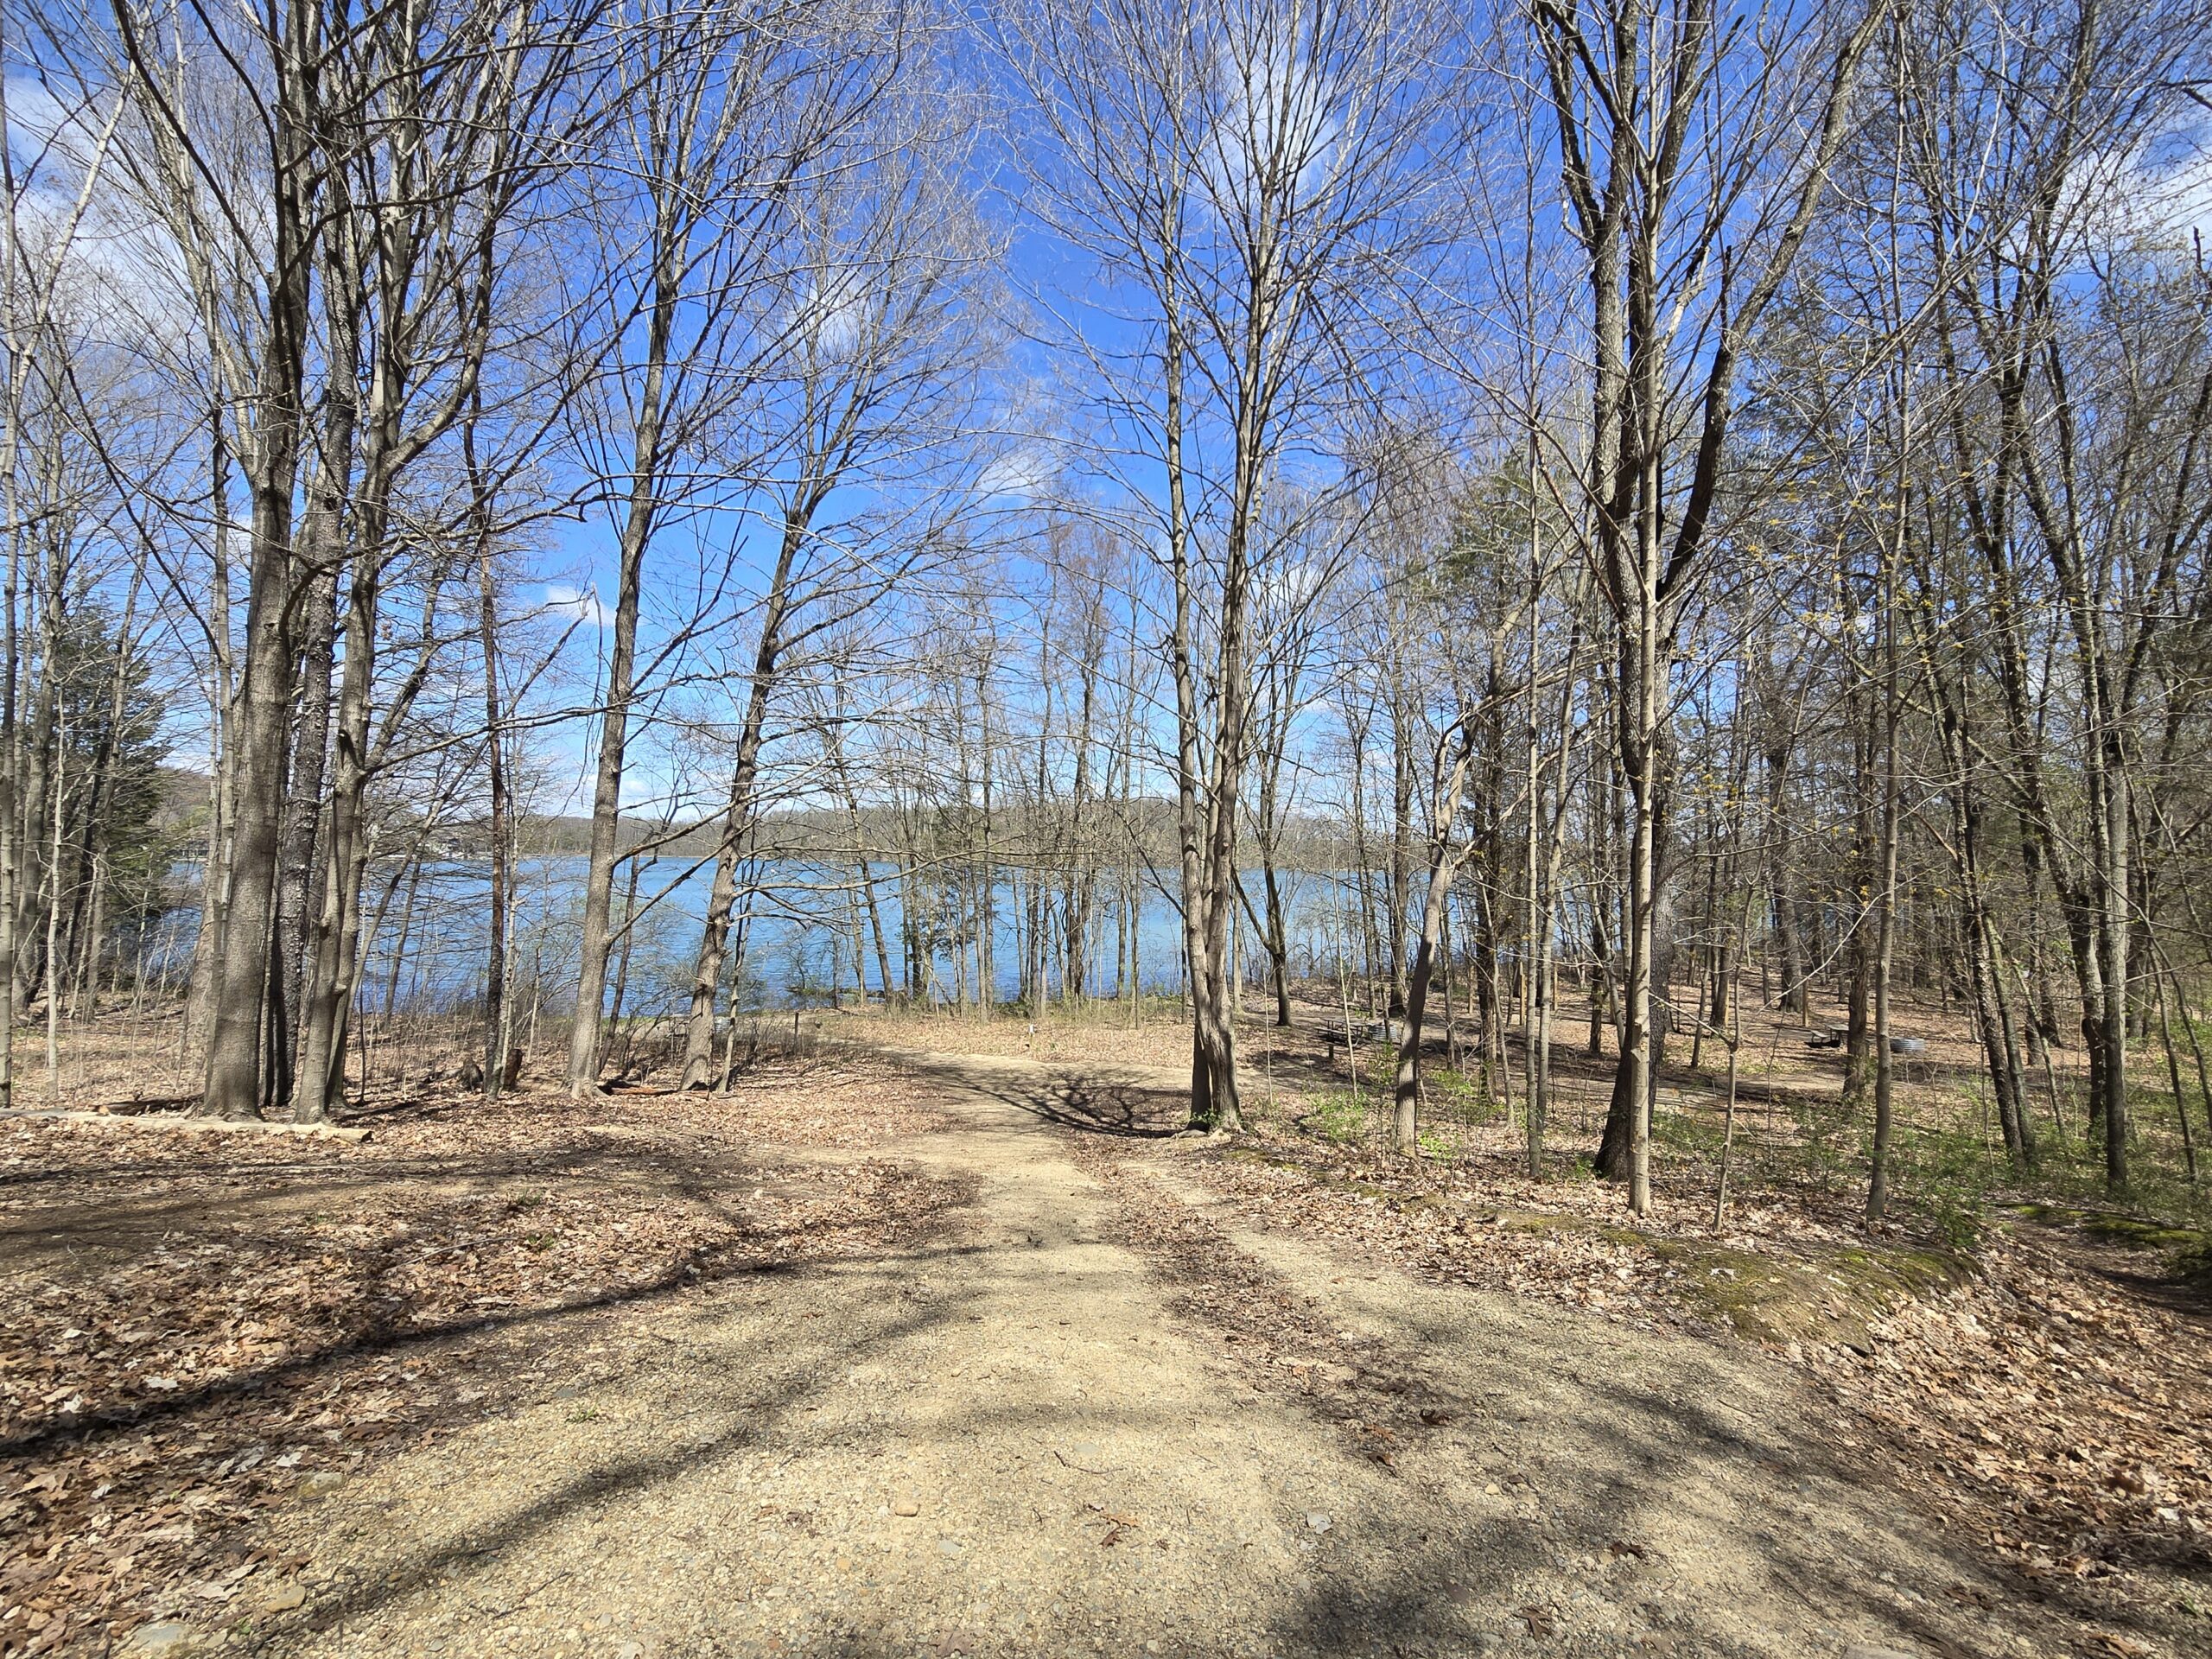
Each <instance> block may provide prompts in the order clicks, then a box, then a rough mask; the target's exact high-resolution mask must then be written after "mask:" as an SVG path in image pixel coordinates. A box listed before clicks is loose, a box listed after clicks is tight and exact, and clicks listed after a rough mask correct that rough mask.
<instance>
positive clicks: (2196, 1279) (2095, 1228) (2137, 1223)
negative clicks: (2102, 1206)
mask: <svg viewBox="0 0 2212 1659" xmlns="http://www.w3.org/2000/svg"><path fill="white" fill-rule="evenodd" d="M2012 1211H2013V1213H2014V1214H2015V1215H2017V1216H2018V1217H2020V1218H2021V1219H2022V1220H2024V1221H2032V1222H2035V1223H2037V1224H2039V1225H2041V1226H2045V1227H2071V1228H2073V1229H2075V1230H2076V1231H2079V1232H2083V1233H2087V1234H2088V1236H2090V1237H2092V1238H2097V1239H2102V1240H2103V1241H2104V1242H2105V1243H2107V1244H2119V1245H2121V1246H2124V1247H2126V1249H2137V1250H2158V1251H2160V1252H2163V1253H2164V1256H2165V1258H2166V1262H2165V1267H2166V1274H2167V1276H2168V1277H2170V1278H2173V1279H2180V1280H2183V1281H2188V1282H2190V1283H2192V1284H2205V1285H2212V1232H2208V1231H2206V1230H2204V1229H2203V1228H2201V1227H2177V1226H2174V1225H2172V1224H2170V1223H2167V1222H2163V1221H2154V1220H2152V1219H2151V1218H2149V1217H2145V1216H2131V1215H2127V1214H2125V1213H2124V1212H2122V1211H2116V1210H2088V1209H2082V1208H2079V1207H2075V1206H2072V1205H2058V1204H2022V1205H2013V1206H2012Z"/></svg>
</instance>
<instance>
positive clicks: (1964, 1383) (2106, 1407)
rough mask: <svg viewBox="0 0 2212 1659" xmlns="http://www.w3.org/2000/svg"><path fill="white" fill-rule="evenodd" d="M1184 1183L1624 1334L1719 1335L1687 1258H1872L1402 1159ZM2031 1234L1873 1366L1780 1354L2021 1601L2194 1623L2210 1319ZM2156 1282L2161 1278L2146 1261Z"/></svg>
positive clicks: (1832, 1217) (1427, 1272)
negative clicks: (2040, 1585) (1608, 1323)
mask: <svg viewBox="0 0 2212 1659" xmlns="http://www.w3.org/2000/svg"><path fill="white" fill-rule="evenodd" d="M1192 1164H1193V1166H1194V1169H1195V1170H1196V1172H1197V1173H1199V1174H1200V1175H1201V1176H1202V1177H1203V1179H1205V1180H1206V1181H1207V1182H1208V1183H1209V1185H1211V1186H1213V1187H1214V1188H1215V1189H1216V1190H1217V1191H1219V1192H1224V1194H1226V1195H1229V1196H1230V1197H1232V1198H1234V1199H1235V1200H1236V1203H1237V1204H1238V1205H1239V1207H1240V1209H1242V1210H1243V1211H1244V1213H1246V1214H1247V1215H1248V1216H1249V1217H1251V1218H1252V1219H1253V1220H1255V1221H1256V1222H1260V1223H1262V1224H1273V1225H1276V1226H1281V1227H1286V1228H1289V1229H1293V1230H1297V1231H1300V1232H1301V1233H1305V1234H1306V1235H1309V1236H1325V1237H1330V1238H1332V1239H1335V1240H1337V1241H1339V1242H1340V1243H1344V1244H1346V1245H1348V1246H1350V1247H1351V1248H1353V1249H1357V1250H1358V1251H1360V1252H1362V1253H1363V1254H1366V1255H1370V1256H1373V1257H1376V1258H1379V1259H1385V1260H1390V1261H1394V1262H1396V1263H1397V1264H1399V1265H1400V1266H1402V1267H1403V1268H1408V1269H1409V1270H1412V1271H1414V1272H1416V1273H1419V1274H1422V1275H1424V1276H1426V1277H1428V1278H1431V1279H1434V1280H1440V1281H1448V1282H1453V1283H1459V1284H1464V1285H1468V1286H1471V1287H1479V1288H1484V1289H1490V1290H1497V1291H1503V1292H1509V1293H1511V1294H1516V1295H1522V1296H1530V1297H1535V1298H1537V1299H1540V1300H1548V1301H1552V1302H1556V1303H1560V1304H1564V1305H1567V1306H1574V1307H1578V1308H1580V1309H1583V1310H1586V1311H1587V1312H1589V1313H1594V1314H1596V1315H1599V1316H1600V1317H1603V1318H1606V1319H1611V1320H1615V1321H1624V1320H1625V1321H1629V1322H1632V1323H1640V1324H1645V1325H1673V1326H1677V1327H1681V1328H1686V1329H1693V1330H1704V1331H1707V1332H1716V1333H1717V1328H1716V1327H1715V1326H1714V1325H1713V1322H1712V1321H1711V1320H1710V1319H1708V1318H1707V1317H1706V1314H1707V1312H1708V1311H1709V1306H1708V1304H1707V1300H1706V1299H1705V1298H1704V1297H1702V1296H1700V1295H1695V1294H1690V1293H1691V1291H1692V1290H1693V1288H1694V1287H1692V1286H1690V1285H1689V1284H1688V1283H1686V1282H1685V1276H1684V1275H1685V1274H1686V1272H1692V1271H1697V1270H1698V1269H1697V1268H1695V1267H1694V1265H1693V1264H1694V1263H1695V1262H1696V1261H1697V1259H1698V1257H1697V1255H1695V1254H1694V1253H1692V1254H1689V1255H1687V1256H1686V1255H1685V1254H1684V1253H1683V1252H1682V1250H1681V1249H1679V1248H1675V1247H1677V1246H1679V1245H1681V1244H1684V1243H1689V1244H1693V1245H1696V1246H1710V1247H1715V1248H1719V1249H1725V1250H1728V1251H1743V1252H1749V1253H1751V1254H1752V1255H1756V1256H1758V1257H1760V1258H1761V1259H1767V1260H1776V1261H1782V1262H1789V1261H1792V1260H1795V1259H1797V1258H1799V1257H1801V1256H1802V1255H1804V1254H1805V1253H1806V1252H1808V1251H1809V1250H1820V1249H1834V1248H1840V1247H1844V1246H1848V1245H1850V1244H1852V1243H1856V1242H1863V1238H1864V1234H1863V1230H1859V1229H1857V1228H1855V1227H1853V1226H1850V1225H1849V1224H1847V1223H1846V1222H1845V1220H1844V1218H1843V1217H1842V1216H1841V1215H1840V1213H1831V1212H1830V1211H1829V1210H1827V1209H1824V1208H1823V1207H1822V1206H1821V1205H1817V1204H1812V1203H1807V1202H1804V1201H1802V1198H1800V1197H1799V1195H1796V1194H1792V1193H1789V1192H1775V1191H1763V1192H1758V1194H1756V1195H1755V1198H1756V1201H1754V1202H1750V1203H1745V1204H1740V1205H1736V1206H1733V1207H1732V1209H1731V1211H1730V1213H1729V1216H1728V1218H1727V1222H1726V1225H1725V1226H1724V1227H1722V1228H1720V1229H1718V1230H1716V1229H1715V1228H1713V1226H1712V1224H1711V1220H1712V1217H1711V1210H1710V1204H1709V1200H1707V1201H1705V1202H1702V1203H1700V1202H1694V1201H1692V1200H1690V1199H1688V1198H1680V1197H1677V1198H1675V1199H1674V1200H1673V1201H1671V1202H1669V1201H1668V1200H1667V1199H1666V1198H1664V1197H1662V1198H1661V1200H1660V1201H1659V1203H1658V1204H1657V1205H1656V1208H1655V1211H1654V1213H1653V1215H1652V1216H1651V1217H1649V1218H1647V1219H1646V1220H1645V1221H1644V1222H1642V1223H1639V1224H1638V1225H1637V1227H1636V1228H1635V1229H1633V1230H1631V1229H1630V1228H1628V1227H1627V1226H1626V1225H1625V1223H1626V1221H1627V1220H1628V1217H1626V1215H1625V1213H1624V1211H1623V1208H1622V1205H1621V1198H1620V1194H1619V1192H1618V1190H1617V1189H1614V1188H1611V1187H1609V1186H1606V1185H1603V1184H1601V1183H1598V1182H1594V1181H1590V1180H1587V1179H1579V1180H1554V1181H1547V1182H1544V1183H1541V1184H1538V1183H1534V1182H1530V1181H1529V1180H1528V1179H1526V1178H1525V1177H1524V1176H1523V1175H1522V1174H1521V1173H1518V1172H1517V1171H1514V1170H1512V1169H1510V1167H1501V1165H1502V1164H1503V1160H1494V1161H1493V1160H1480V1161H1477V1160H1465V1159H1462V1160H1453V1161H1448V1162H1447V1161H1443V1160H1405V1159H1396V1158H1391V1157H1389V1156H1386V1155H1381V1154H1376V1153H1375V1152H1374V1151H1373V1150H1371V1149H1370V1148H1365V1147H1357V1146H1353V1147H1345V1146H1342V1145H1338V1144H1334V1143H1332V1142H1331V1141H1328V1140H1327V1139H1326V1138H1325V1136H1319V1135H1314V1136H1304V1135H1287V1134H1277V1135H1274V1136H1273V1137H1271V1138H1270V1139H1268V1140H1267V1141H1262V1143H1261V1144H1259V1145H1258V1146H1256V1147H1255V1146H1249V1145H1248V1146H1246V1147H1241V1148H1237V1149H1235V1150H1231V1151H1230V1152H1228V1153H1226V1154H1218V1153H1211V1154H1200V1155H1198V1156H1196V1157H1194V1158H1193V1159H1192ZM2111 1254H2112V1253H2111V1252H2106V1253H2105V1255H2104V1256H2099V1255H2096V1254H2095V1253H2094V1252H2093V1251H2088V1250H2085V1249H2078V1248H2075V1247H2073V1246H2072V1245H2071V1244H2070V1243H2069V1242H2068V1241H2066V1240H2064V1239H2063V1238H2062V1237H2061V1236H2059V1235H2056V1234H2055V1233H2052V1232H2050V1231H2048V1230H2044V1229H2041V1228H2036V1227H2031V1226H2025V1225H2023V1226H2019V1227H2014V1228H2008V1229H2004V1230H1999V1231H1997V1232H1995V1233H1993V1234H1992V1235H1991V1236H1989V1237H1987V1238H1986V1239H1985V1241H1984V1243H1983V1247H1982V1249H1981V1251H1980V1256H1979V1262H1978V1267H1979V1273H1978V1274H1977V1275H1976V1276H1975V1277H1974V1279H1973V1280H1972V1281H1970V1282H1967V1283H1966V1284H1964V1285H1959V1286H1955V1287H1948V1288H1945V1289H1943V1290H1942V1291H1941V1292H1940V1293H1937V1294H1929V1295H1928V1296H1926V1297H1925V1298H1923V1299H1922V1300H1915V1301H1913V1302H1910V1303H1909V1304H1907V1305H1906V1306H1902V1307H1899V1308H1897V1309H1896V1310H1895V1311H1894V1312H1892V1313H1890V1314H1888V1315H1887V1316H1886V1317H1874V1318H1872V1319H1869V1320H1868V1321H1867V1322H1866V1325H1865V1326H1864V1329H1865V1330H1866V1332H1867V1333H1868V1335H1869V1337H1870V1338H1871V1341H1870V1342H1869V1343H1868V1344H1866V1345H1867V1346H1868V1348H1869V1350H1870V1351H1868V1352H1866V1353H1859V1352H1854V1351H1852V1350H1851V1349H1849V1348H1847V1347H1845V1346H1841V1345H1839V1344H1829V1343H1814V1342H1806V1343H1797V1342H1789V1343H1786V1344H1772V1351H1773V1352H1774V1354H1775V1356H1776V1357H1777V1358H1778V1359H1781V1360H1783V1361H1784V1362H1785V1363H1790V1364H1793V1365H1796V1366H1798V1367H1801V1368H1802V1369H1804V1370H1807V1371H1808V1372H1809V1373H1811V1374H1813V1375H1815V1376H1817V1377H1819V1378H1820V1379H1821V1380H1823V1381H1824V1382H1825V1383H1827V1385H1828V1386H1829V1387H1830V1389H1832V1390H1833V1392H1834V1397H1835V1399H1836V1401H1837V1402H1838V1404H1839V1405H1840V1406H1841V1407H1842V1408H1844V1409H1845V1410H1846V1411H1847V1412H1848V1413H1850V1414H1853V1416H1855V1417H1856V1418H1857V1419H1858V1420H1859V1424H1860V1427H1859V1430H1858V1432H1857V1433H1856V1435H1855V1436H1854V1437H1853V1440H1852V1442H1851V1444H1853V1446H1857V1448H1858V1449H1859V1452H1862V1453H1863V1454H1864V1455H1865V1456H1866V1458H1867V1459H1869V1460H1870V1462H1871V1463H1872V1464H1873V1465H1875V1466H1876V1467H1877V1468H1878V1470H1879V1471H1880V1473H1881V1475H1882V1476H1883V1477H1885V1478H1897V1479H1900V1480H1902V1481H1904V1483H1905V1484H1909V1485H1910V1486H1912V1487H1914V1488H1916V1489H1917V1490H1919V1491H1922V1492H1923V1493H1924V1494H1925V1495H1926V1496H1927V1497H1929V1498H1930V1499H1931V1500H1932V1501H1934V1502H1935V1503H1937V1504H1938V1505H1939V1507H1941V1508H1942V1509H1944V1510H1947V1511H1948V1512H1949V1513H1950V1514H1951V1515H1953V1516H1955V1518H1956V1520H1957V1521H1958V1522H1959V1523H1960V1524H1961V1526H1962V1527H1965V1528H1967V1529H1970V1530H1971V1531H1972V1533H1973V1534H1974V1535H1976V1536H1978V1537H1980V1538H1981V1539H1983V1540H1984V1541H1986V1543H1987V1544H1988V1545H1990V1546H1991V1547H1992V1548H1993V1549H1995V1550H1996V1551H1997V1552H1999V1554H2002V1555H2003V1556H2004V1557H2005V1558H2006V1559H2008V1560H2011V1561H2012V1564H2013V1565H2014V1566H2015V1567H2017V1568H2018V1570H2020V1571H2021V1572H2022V1573H2024V1575H2026V1576H2027V1577H2028V1578H2030V1579H2034V1580H2041V1581H2042V1582H2044V1584H2045V1585H2046V1586H2050V1587H2052V1588H2056V1587H2057V1586H2058V1584H2059V1583H2060V1582H2061V1581H2063V1583H2064V1584H2065V1586H2066V1593H2067V1595H2068V1597H2069V1599H2072V1600H2074V1601H2076V1602H2078V1603H2082V1604H2085V1605H2094V1606H2098V1607H2102V1608H2105V1609H2108V1610H2109V1609H2115V1608H2123V1607H2126V1606H2128V1605H2131V1604H2133V1603H2136V1602H2139V1600H2141V1599H2143V1598H2145V1597H2146V1596H2147V1597H2152V1598H2154V1599H2157V1600H2158V1601H2159V1602H2160V1603H2161V1604H2162V1605H2180V1606H2182V1607H2183V1608H2186V1607H2187V1606H2189V1605H2193V1603H2194V1602H2196V1601H2198V1600H2201V1599H2202V1592H2201V1591H2190V1590H2187V1589H2185V1588H2179V1587H2177V1586H2183V1585H2185V1584H2186V1583H2187V1582H2188V1581H2189V1580H2196V1581H2197V1582H2198V1583H2202V1580H2204V1579H2205V1578H2206V1577H2207V1576H2208V1575H2212V1426H2208V1425H2207V1423H2206V1421H2205V1420H2204V1415H2203V1409H2202V1408H2203V1402H2205V1401H2206V1400H2207V1399H2212V1310H2208V1309H2207V1308H2206V1307H2205V1306H2203V1305H2202V1302H2201V1301H2192V1300H2191V1299H2190V1293H2188V1292H2187V1291H2186V1290H2185V1289H2183V1288H2180V1287H2163V1288H2162V1287H2158V1285H2157V1284H2156V1282H2155V1281H2147V1280H2145V1281H2139V1280H2136V1279H2134V1278H2133V1277H2132V1276H2131V1275H2130V1274H2128V1273H2127V1272H2125V1271H2115V1270H2114V1268H2113V1262H2112V1261H2110V1260H2109V1259H2107V1258H2108V1257H2109V1256H2110V1255H2111ZM2145 1262H2146V1263H2147V1264H2148V1265H2150V1266H2152V1268H2155V1265H2156V1263H2155V1259H2154V1258H2152V1257H2151V1256H2149V1255H2147V1254H2146V1255H2145Z"/></svg>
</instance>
